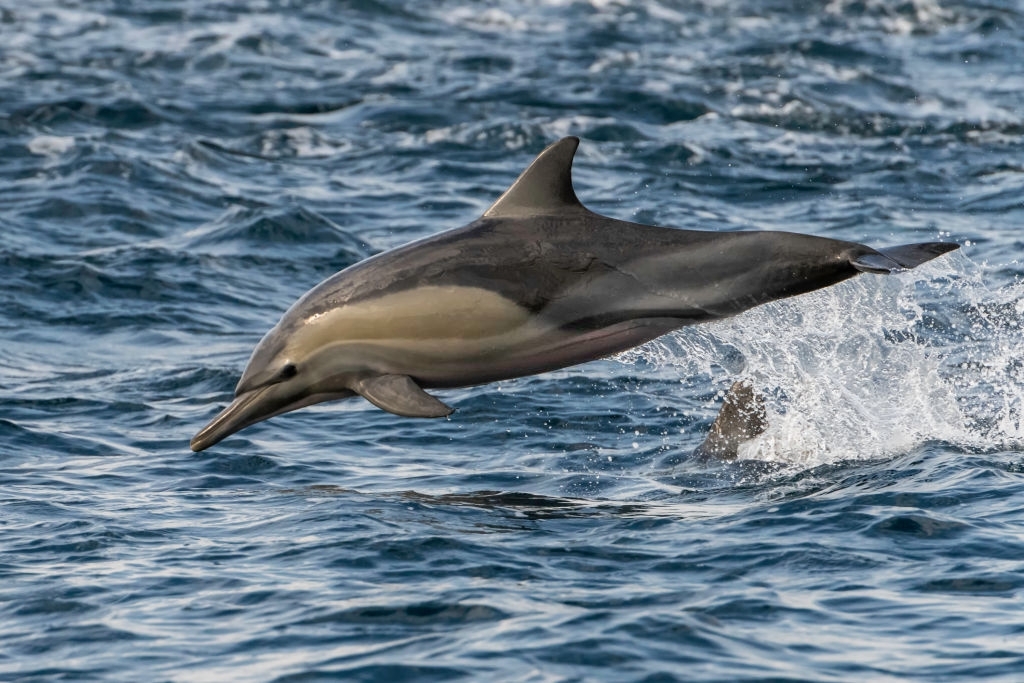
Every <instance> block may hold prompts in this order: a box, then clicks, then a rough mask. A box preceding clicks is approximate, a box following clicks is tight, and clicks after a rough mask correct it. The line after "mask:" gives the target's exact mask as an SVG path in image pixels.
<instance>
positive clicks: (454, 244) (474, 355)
mask: <svg viewBox="0 0 1024 683" xmlns="http://www.w3.org/2000/svg"><path fill="white" fill-rule="evenodd" d="M578 145H579V139H578V138H575V137H567V138H563V139H561V140H559V141H558V142H556V143H554V144H552V145H551V146H550V147H548V148H547V149H545V150H544V151H543V152H541V153H540V155H538V156H537V158H536V159H535V160H534V161H533V163H532V164H530V166H529V167H528V168H527V169H526V170H525V171H523V173H522V175H520V176H519V178H518V179H517V180H516V181H515V182H514V183H512V186H511V187H509V188H508V190H506V191H505V193H504V194H503V195H501V196H500V197H499V198H498V200H497V201H496V202H494V204H493V205H492V206H491V207H490V208H489V209H487V211H485V212H484V214H483V215H482V216H481V217H480V218H478V219H477V220H475V221H473V222H472V223H470V224H469V225H466V226H464V227H461V228H456V229H454V230H449V231H447V232H442V233H439V234H437V235H434V236H432V237H427V238H425V239H421V240H419V241H416V242H412V243H410V244H407V245H405V246H402V247H398V248H396V249H392V250H391V251H387V252H384V253H381V254H378V255H376V256H373V257H371V258H368V259H366V260H365V261H362V262H360V263H357V264H355V265H353V266H351V267H349V268H346V269H345V270H342V271H341V272H339V273H337V274H335V275H333V276H331V277H329V278H328V279H326V280H324V281H323V282H321V283H320V284H319V285H317V286H316V287H314V288H313V289H311V290H310V291H309V292H307V293H306V294H305V295H304V296H303V297H302V298H300V299H299V300H298V301H297V302H295V304H294V305H293V306H292V307H291V308H290V309H288V311H287V312H286V313H285V314H284V317H282V318H281V320H280V321H279V322H278V323H277V325H275V326H274V327H273V328H272V329H271V330H270V331H269V332H268V333H267V334H266V336H264V337H263V339H262V340H261V341H260V343H259V344H257V346H256V349H255V350H254V351H253V353H252V357H251V358H250V359H249V364H248V365H247V366H246V368H245V371H244V372H243V373H242V378H241V380H240V381H239V382H238V386H237V387H236V388H235V398H234V401H232V402H231V405H229V406H228V407H227V408H225V409H224V410H223V411H222V412H221V413H220V414H219V415H217V416H216V417H215V418H213V420H212V421H211V422H210V423H209V424H208V425H206V426H205V427H203V429H201V430H200V431H199V433H198V434H196V435H195V437H194V438H193V439H192V443H191V446H192V450H194V451H201V450H203V449H205V448H209V447H210V446H212V445H214V444H215V443H217V442H218V441H220V440H221V439H223V438H225V437H227V436H229V435H231V434H234V433H235V432H237V431H239V430H240V429H244V428H245V427H248V426H249V425H251V424H253V423H255V422H260V421H261V420H266V419H267V418H270V417H274V416H275V415H280V414H282V413H287V412H289V411H292V410H297V409H299V408H303V407H306V406H310V405H313V404H315V403H321V402H323V401H332V400H335V399H340V398H345V397H348V396H354V395H356V394H359V395H360V396H362V397H364V398H365V399H367V400H368V401H370V403H372V404H374V405H375V406H377V407H378V408H382V409H384V410H386V411H388V412H391V413H394V414H396V415H403V416H407V417H443V416H446V415H449V414H450V413H451V412H452V408H450V407H449V406H447V405H445V404H444V403H442V402H441V401H440V400H438V399H437V398H435V397H434V396H431V395H430V394H428V393H426V392H425V391H424V389H428V388H447V387H465V386H472V385H476V384H484V383H486V382H493V381H496V380H502V379H510V378H513V377H522V376H524V375H532V374H536V373H539V372H546V371H548V370H555V369H557V368H564V367H567V366H569V365H575V364H576V363H582V362H585V361H589V360H594V359H597V358H602V357H604V356H608V355H611V354H614V353H618V352H620V351H624V350H626V349H629V348H632V347H634V346H637V345H639V344H643V343H645V342H648V341H650V340H652V339H654V338H656V337H660V336H661V335H663V334H665V333H666V332H670V331H672V330H675V329H678V328H680V327H683V326H684V325H693V324H695V323H701V322H706V321H709V320H717V319H719V318H725V317H727V316H731V315H736V314H737V313H740V312H742V311H745V310H747V309H748V308H752V307H754V306H758V305H760V304H763V303H766V302H769V301H774V300H775V299H781V298H783V297H788V296H794V295H797V294H803V293H804V292H810V291H812V290H815V289H820V288H822V287H827V286H829V285H833V284H835V283H837V282H840V281H842V280H845V279H847V278H849V277H853V276H854V275H856V274H857V273H860V272H869V273H889V272H893V271H899V270H904V269H907V268H914V267H915V266H918V265H920V264H921V263H924V262H925V261H928V260H930V259H933V258H935V257H936V256H939V255H940V254H944V253H946V252H948V251H951V250H953V249H956V248H957V246H958V245H956V244H950V243H944V242H928V243H924V244H908V245H904V246H898V247H891V248H889V249H872V248H871V247H867V246H864V245H862V244H857V243H855V242H844V241H841V240H834V239H827V238H823V237H813V236H810V235H798V234H795V233H789V232H765V231H756V232H755V231H748V232H724V233H716V232H705V231H697V230H678V229H674V228H662V227H656V226H651V225H640V224H638V223H630V222H628V221H620V220H616V219H614V218H608V217H606V216H601V215H599V214H596V213H594V212H592V211H590V210H588V209H587V208H586V207H584V206H583V204H581V203H580V201H579V199H577V198H576V193H575V192H574V191H573V186H572V159H573V155H574V154H575V153H576V148H577V146H578Z"/></svg>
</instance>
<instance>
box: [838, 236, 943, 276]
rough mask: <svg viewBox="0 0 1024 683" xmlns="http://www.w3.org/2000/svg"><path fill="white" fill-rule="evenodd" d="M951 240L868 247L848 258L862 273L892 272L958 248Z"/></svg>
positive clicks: (916, 265) (914, 265)
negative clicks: (876, 247) (882, 247)
mask: <svg viewBox="0 0 1024 683" xmlns="http://www.w3.org/2000/svg"><path fill="white" fill-rule="evenodd" d="M959 248H960V245H959V244H953V243H952V242H922V243H920V244H904V245H902V246H899V247H889V248H888V249H870V250H868V251H865V252H864V253H862V254H860V255H858V256H855V257H854V258H852V259H851V260H850V263H852V264H853V267H854V268H856V269H857V270H859V271H861V272H863V273H893V272H899V271H901V270H910V269H911V268H917V267H918V266H919V265H921V264H922V263H924V262H926V261H931V260H932V259H933V258H935V257H936V256H942V255H943V254H945V253H947V252H950V251H953V250H954V249H959Z"/></svg>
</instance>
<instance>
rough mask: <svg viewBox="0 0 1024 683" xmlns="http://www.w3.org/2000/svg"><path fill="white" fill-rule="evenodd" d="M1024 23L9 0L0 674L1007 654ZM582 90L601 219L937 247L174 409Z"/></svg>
mask: <svg viewBox="0 0 1024 683" xmlns="http://www.w3.org/2000/svg"><path fill="white" fill-rule="evenodd" d="M1022 64H1024V7H1022V6H1021V5H1020V3H1018V2H1013V1H1010V0H987V1H986V2H963V1H961V2H957V1H952V2H944V1H943V2H939V1H938V0H908V1H906V2H899V3H893V2H885V1H883V0H832V1H831V2H828V3H817V4H808V3H803V2H795V1H788V2H787V1H785V0H776V1H763V2H758V1H754V0H739V1H738V2H720V1H718V0H706V1H705V2H683V1H680V2H674V1H669V0H637V1H635V2H627V1H625V0H621V1H617V0H591V1H590V2H583V1H580V0H531V1H530V2H525V3H519V2H512V1H510V0H497V1H496V2H493V3H486V4H484V3H464V2H455V1H442V2H436V3H417V2H411V1H410V0H352V1H343V0H336V1H322V2H316V1H312V2H289V1H287V0H276V1H275V0H262V1H256V2H252V1H247V2H240V1H237V0H235V1H228V0H213V1H211V2H206V1H200V0H158V1H153V2H135V3H132V2H118V1H115V0H93V1H89V2H85V1H84V0H83V1H79V2H75V1H74V0H66V1H55V0H38V1H33V2H31V3H28V2H26V3H13V2H6V3H3V2H0V236H2V242H0V283H2V285H0V406H2V410H0V504H2V515H0V680H17V681H89V680H97V681H99V680H102V681H139V680H147V681H228V680H238V681H320V680H346V681H347V680H352V681H401V680H408V681H448V680H481V681H483V680H491V681H537V682H541V681H543V682H547V681H591V680H600V681H649V682H654V681H659V682H660V681H767V680H771V681H850V680H870V681H929V682H930V681H979V680H1003V681H1019V680H1021V679H1022V677H1024V612H1022V609H1021V604H1022V602H1021V599H1022V597H1024V510H1022V505H1024V504H1022V502H1021V501H1024V423H1022V416H1024V361H1022V353H1021V350H1022V341H1021V339H1022V334H1024V329H1022V324H1024V282H1022V280H1021V276H1022V275H1024V265H1022V263H1021V261H1020V256H1021V253H1022V247H1024V229H1022V228H1024V142H1022V140H1024V68H1022V66H1021V65H1022ZM569 134H572V135H578V136H580V137H581V138H582V140H583V142H582V145H581V148H580V151H579V154H578V156H577V161H576V171H575V178H576V185H577V191H578V193H579V195H580V197H581V198H582V199H583V201H584V202H585V203H586V204H588V206H590V207H591V208H593V209H595V210H598V211H600V212H602V213H605V214H608V215H611V216H614V217H617V218H622V219H629V220H636V221H641V222H649V223H655V224H660V225H671V226H676V227H680V228H701V229H708V230H734V229H765V230H792V231H797V232H804V233H809V234H816V235H825V236H830V237H836V238H842V239H850V240H857V241H862V242H866V243H869V244H872V245H875V246H890V245H895V244H902V243H906V242H914V241H928V240H933V239H942V240H949V241H955V242H957V243H959V244H961V245H962V248H961V249H960V250H959V251H958V252H955V253H953V254H950V255H947V256H944V257H942V258H940V259H937V260H935V261H933V262H931V263H929V264H927V265H926V266H923V267H921V268H919V269H917V270H914V271H912V272H907V273H903V274H900V275H895V276H890V277H882V276H868V275H865V276H861V277H858V278H856V279H854V280H851V281H848V282H846V283H843V284H841V285H839V286H836V287H833V288H830V289H828V290H823V291H820V292H816V293H813V294H810V295H806V296H802V297H798V298H794V299H790V300H786V301H782V302H777V303H775V304H771V305H767V306H764V307H761V308H759V309H756V310H753V311H751V312H749V313H747V314H744V315H742V316H739V317H736V318H733V319H730V320H727V321H723V322H719V323H714V324H710V325H704V326H699V327H693V328H689V329H686V330H683V331H681V332H679V333H676V334H673V335H671V336H669V337H665V338H662V339H660V340H658V341H656V342H653V343H651V344H649V345H647V346H645V347H642V348H640V349H637V350H635V351H632V352H629V353H626V354H623V355H621V356H620V357H617V358H612V359H607V360H603V361H597V362H593V363H589V364H586V365H583V366H579V367H575V368H570V369H567V370H563V371H559V372H554V373H549V374H545V375H540V376H535V377H529V378H524V379H519V380H514V381H508V382H501V383H496V384H492V385H487V386H483V387H475V388H470V389H463V390H452V391H445V392H439V393H440V394H441V396H442V398H443V399H444V400H445V401H446V402H449V403H450V404H451V405H453V406H454V407H455V408H456V409H457V412H456V413H455V414H454V415H453V416H452V417H451V418H449V419H446V420H434V421H421V420H411V419H401V418H397V417H395V416H392V415H389V414H386V413H384V412H382V411H380V410H376V409H374V408H372V407H370V406H368V405H367V404H366V403H365V402H363V401H361V400H350V401H345V402H338V403H336V404H326V405H323V406H318V407H315V408H311V409H307V410H303V411H299V412H296V413H292V414H289V415H285V416H281V417H278V418H275V419H273V420H270V421H267V422H264V423H261V424H259V425H257V426H254V427H251V428H249V429H247V430H245V431H243V432H241V433H240V434H238V435H236V436H234V437H232V438H230V439H228V440H226V441H224V442H222V443H221V444H218V445H217V446H216V447H214V448H211V449H210V450H208V451H204V452H202V453H199V454H194V453H192V452H190V450H189V447H188V441H189V438H190V437H191V436H192V435H193V434H194V433H195V432H196V431H197V430H198V429H199V428H200V427H201V426H203V425H204V424H205V423H206V421H207V420H209V419H210V418H211V417H212V416H213V415H214V414H215V413H216V412H217V411H218V410H219V409H220V408H221V407H222V406H223V405H224V404H225V403H226V402H227V401H228V400H229V399H230V396H231V394H232V391H233V388H234V385H235V383H236V381H237V379H238V376H239V374H240V372H241V370H242V368H243V366H244V364H245V361H246V360H247V358H248V355H249V353H250V351H251V350H252V347H253V346H254V344H255V343H256V342H257V341H258V340H259V338H260V337H261V336H262V335H263V333H264V332H266V330H268V329H269V328H270V327H271V326H272V325H273V324H274V323H275V322H276V321H277V319H278V318H279V316H280V315H281V314H282V313H283V311H284V310H285V309H286V308H287V307H288V306H289V305H290V304H291V303H292V302H293V301H294V300H295V299H296V298H297V297H298V296H299V295H301V294H302V293H303V292H305V291H306V290H307V289H309V288H310V287H312V286H313V285H314V284H316V283H317V282H318V281H320V280H321V279H323V278H324V277H326V276H328V275H330V274H332V273H334V272H335V271H337V270H339V269H341V268H343V267H345V266H347V265H350V264H352V263H355V262H357V261H358V260H360V259H362V258H364V257H366V256H369V255H371V254H373V253H376V252H379V251H381V250H384V249H387V248H390V247H393V246H397V245H399V244H402V243H405V242H407V241H409V240H411V239H414V238H419V237H422V236H425V235H429V234H433V233H435V232H438V231H440V230H443V229H446V228H450V227H456V226H459V225H462V224H465V223H467V222H469V221H471V220H472V219H473V218H475V217H476V216H477V215H479V214H480V213H481V212H482V211H483V210H484V209H485V208H486V207H487V206H488V205H489V203H490V202H491V201H493V200H494V198H496V197H497V196H498V194H500V193H501V192H502V191H503V190H504V189H505V188H506V187H507V185H508V184H509V183H510V182H511V181H512V180H513V179H514V178H515V177H516V175H517V174H518V173H519V172H520V171H521V170H522V168H524V167H525V165H526V164H527V163H528V162H529V161H530V160H531V159H532V156H533V155H534V154H535V153H536V152H538V151H539V150H540V149H542V148H543V147H544V146H545V145H546V144H548V143H550V142H551V141H553V140H555V139H557V138H558V137H560V136H563V135H569ZM737 378H745V379H747V380H748V381H749V382H751V383H752V384H753V385H754V386H756V387H757V388H758V390H759V391H761V392H762V393H763V394H764V395H765V397H766V401H767V409H768V414H769V422H770V427H769V429H768V431H767V432H766V433H765V434H764V435H762V436H761V437H759V438H758V439H756V440H754V441H752V442H750V443H748V444H745V445H744V447H743V449H742V452H741V458H740V459H739V460H738V461H736V462H733V463H696V462H694V461H693V460H691V459H689V458H688V456H689V454H690V453H691V452H692V450H693V449H694V447H695V446H696V445H697V444H699V443H700V442H701V440H702V439H703V436H704V434H705V433H706V432H707V429H708V427H709V425H710V423H711V421H712V420H713V418H714V416H715V414H716V412H717V410H718V406H719V405H720V403H721V398H722V396H723V394H724V391H725V390H726V389H727V388H728V387H729V385H730V384H731V382H732V381H734V380H735V379H737Z"/></svg>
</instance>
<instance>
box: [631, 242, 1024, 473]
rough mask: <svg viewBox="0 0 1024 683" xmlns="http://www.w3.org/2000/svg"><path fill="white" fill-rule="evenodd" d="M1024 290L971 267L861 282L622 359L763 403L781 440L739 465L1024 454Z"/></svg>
mask: <svg viewBox="0 0 1024 683" xmlns="http://www.w3.org/2000/svg"><path fill="white" fill-rule="evenodd" d="M1022 326H1024V283H1021V282H1014V283H1010V284H1008V285H1006V286H1003V287H1001V288H999V289H996V290H992V289H989V288H988V287H987V286H986V284H985V282H984V279H983V277H982V273H981V272H980V269H979V268H978V267H977V266H975V265H974V264H973V263H972V262H971V261H970V260H969V259H968V258H967V257H966V256H964V255H963V254H962V253H956V254H952V255H950V256H948V257H945V258H942V259H939V260H937V261H936V262H933V263H930V264H927V265H925V266H922V267H921V268H918V269H916V270H914V271H910V272H907V273H903V274H900V275H895V276H888V277H870V276H861V277H858V278H855V279H853V280H850V281H848V282H845V283H842V284H840V285H837V286H835V287H831V288H828V289H824V290H820V291H818V292H814V293H812V294H808V295H805V296H801V297H796V298H793V299H787V300H784V301H779V302H775V303H773V304H769V305H766V306H762V307H760V308H757V309H754V310H752V311H749V312H747V313H745V314H743V315H741V316H738V317H736V318H732V319H729V320H726V321H722V322H719V323H715V324H712V325H705V326H698V327H693V328H688V329H684V330H682V331H680V332H678V333H676V334H675V335H673V336H671V337H668V338H666V339H664V340H659V341H657V342H654V343H653V344H649V345H647V346H645V347H642V348H641V349H638V350H636V351H633V352H630V353H629V354H623V356H621V357H620V358H621V359H622V360H625V361H627V362H628V361H632V360H636V359H637V358H644V359H646V360H648V361H650V362H652V363H655V364H658V365H662V366H665V365H668V366H673V367H678V368H679V369H680V370H681V371H682V373H681V374H685V375H686V376H692V375H706V376H709V377H710V378H711V379H712V380H713V381H715V382H720V383H721V384H722V386H728V383H730V382H731V381H733V380H734V379H737V378H739V377H742V378H746V379H747V380H748V381H750V382H751V383H752V384H753V385H754V386H755V388H756V389H757V390H759V391H761V392H762V393H763V394H764V396H765V398H766V402H767V408H768V419H769V423H770V426H769V428H768V430H767V431H766V432H765V433H764V434H763V435H761V436H760V437H759V438H757V439H754V440H752V441H750V442H748V443H746V444H744V445H743V446H742V447H741V449H740V458H748V459H757V460H765V461H774V462H783V463H788V464H792V465H796V466H800V467H813V466H816V465H820V464H825V463H831V462H837V461H841V460H857V459H873V458H882V457H891V456H893V455H897V454H901V453H907V452H908V451H911V450H913V449H914V448H916V447H919V446H921V445H923V444H925V443H928V442H931V441H943V442H946V443H950V444H953V445H956V446H958V447H961V448H969V449H978V450H994V449H995V450H998V449H1006V448H1020V447H1021V444H1022V443H1024V423H1022V415H1024V359H1022V357H1021V353H1020V350H1021V346H1022V345H1021V341H1020V335H1021V332H1022Z"/></svg>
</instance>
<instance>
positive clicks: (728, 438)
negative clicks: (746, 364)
mask: <svg viewBox="0 0 1024 683" xmlns="http://www.w3.org/2000/svg"><path fill="white" fill-rule="evenodd" d="M767 428H768V416H767V413H766V412H765V408H764V399H763V398H762V397H761V396H760V395H759V394H756V393H754V389H753V387H751V386H750V385H749V384H747V383H746V382H735V383H733V385H732V387H731V388H730V389H729V393H728V394H726V396H725V401H723V402H722V411H721V412H720V413H718V417H716V418H715V421H714V422H713V423H712V425H711V430H710V431H709V432H708V436H707V438H706V439H704V443H702V444H701V445H699V446H697V449H696V450H695V451H694V452H693V455H694V456H695V457H697V458H700V459H702V460H709V459H711V458H717V459H719V460H735V459H736V455H737V454H738V451H739V447H740V444H741V443H743V442H744V441H749V440H750V439H753V438H754V437H755V436H758V435H760V434H762V433H764V430H765V429H767Z"/></svg>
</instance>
